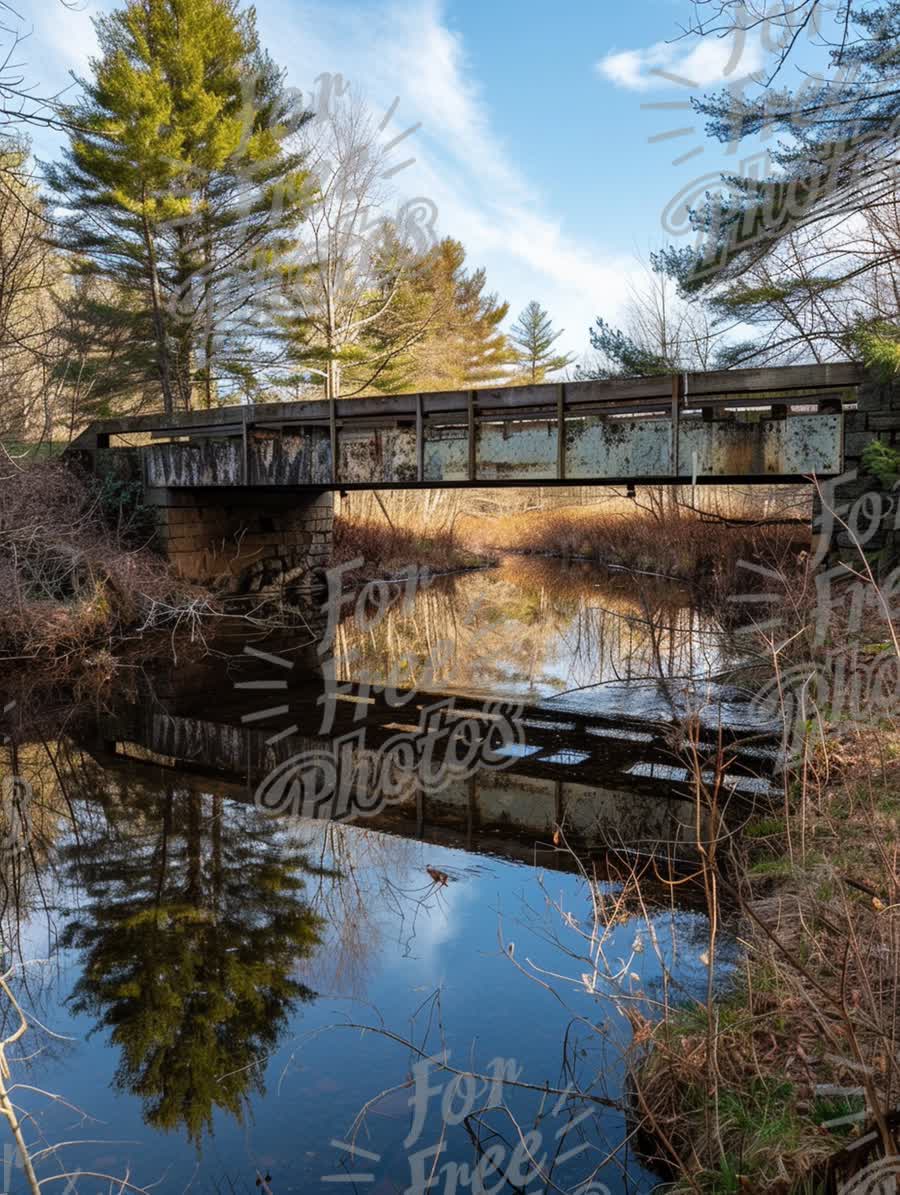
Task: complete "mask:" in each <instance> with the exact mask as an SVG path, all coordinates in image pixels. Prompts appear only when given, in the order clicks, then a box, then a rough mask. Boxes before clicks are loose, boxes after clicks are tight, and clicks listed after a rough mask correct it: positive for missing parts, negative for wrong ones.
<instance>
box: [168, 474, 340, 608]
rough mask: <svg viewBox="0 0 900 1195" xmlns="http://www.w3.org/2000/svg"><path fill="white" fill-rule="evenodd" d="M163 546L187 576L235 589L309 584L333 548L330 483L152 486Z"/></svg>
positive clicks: (315, 583) (318, 578) (316, 582)
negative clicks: (290, 487)
mask: <svg viewBox="0 0 900 1195" xmlns="http://www.w3.org/2000/svg"><path fill="white" fill-rule="evenodd" d="M145 501H146V502H147V504H148V505H150V506H153V507H154V508H155V509H156V512H157V529H158V536H159V542H160V546H161V548H162V549H163V551H164V552H165V554H166V556H167V557H168V559H169V561H170V562H171V564H172V566H173V567H174V568H175V570H176V571H177V572H178V573H179V574H180V576H182V577H184V579H185V580H187V581H192V582H195V583H198V584H203V585H213V586H216V587H220V588H223V589H224V590H225V591H227V592H228V593H232V594H251V593H260V594H261V593H266V592H270V591H272V590H276V589H286V588H291V589H296V590H298V591H300V592H310V591H312V590H313V589H316V588H320V587H321V586H322V585H323V584H324V571H325V569H326V567H327V565H328V559H329V556H330V555H331V542H332V538H331V537H332V524H333V519H334V494H333V492H331V491H330V490H313V491H308V490H294V491H292V492H278V491H272V490H257V489H253V490H250V489H247V490H241V489H229V488H222V489H218V488H209V487H206V488H197V489H187V488H184V489H181V488H179V489H175V488H172V489H168V488H162V487H152V488H148V489H147V490H146V491H145Z"/></svg>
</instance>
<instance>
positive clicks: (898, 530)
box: [813, 381, 900, 576]
mask: <svg viewBox="0 0 900 1195" xmlns="http://www.w3.org/2000/svg"><path fill="white" fill-rule="evenodd" d="M874 440H882V441H884V443H886V444H890V445H891V446H893V447H895V448H896V447H898V446H900V385H891V384H890V383H881V382H875V381H869V382H865V383H863V385H861V386H860V387H859V392H858V405H857V409H856V410H855V411H846V412H845V414H844V474H843V476H844V477H847V480H841V479H838V481H837V483H831V484H830V485H828V484H826V483H823V484H822V490H823V494H824V496H825V497H826V501H827V505H829V506H831V507H832V508H833V509H834V510H835V511H836V512H837V514H838V515H839V516H840V518H841V519H842V520H843V521H844V522H846V523H847V524H848V528H849V529H847V528H844V527H842V526H840V524H839V523H834V522H833V520H832V519H831V517H830V516H829V514H828V512H827V511H823V508H822V501H821V500H820V498H819V497H818V495H816V496H815V497H814V499H813V530H814V531H815V532H817V533H819V534H825V535H826V536H827V537H828V551H827V555H826V557H825V562H826V564H827V565H830V566H834V565H838V564H849V565H851V566H852V567H854V568H857V569H858V568H859V566H860V564H861V560H860V555H859V547H858V545H859V544H862V545H863V547H864V550H865V552H866V556H867V558H868V560H869V562H870V564H871V565H872V566H873V568H875V569H876V570H877V572H878V573H879V574H880V575H882V576H884V575H886V574H887V573H889V572H890V571H891V569H893V568H895V567H896V566H897V565H898V564H900V517H898V507H900V491H897V492H895V493H893V494H891V493H889V492H888V491H887V490H886V489H885V488H884V486H883V485H882V484H881V483H880V482H879V480H878V479H877V478H876V477H872V476H870V475H869V474H867V473H866V470H865V467H864V465H863V461H862V457H863V453H864V451H865V449H866V447H867V446H868V445H869V444H871V443H872V442H873V441H874ZM854 473H855V474H856V476H855V477H848V475H850V474H854Z"/></svg>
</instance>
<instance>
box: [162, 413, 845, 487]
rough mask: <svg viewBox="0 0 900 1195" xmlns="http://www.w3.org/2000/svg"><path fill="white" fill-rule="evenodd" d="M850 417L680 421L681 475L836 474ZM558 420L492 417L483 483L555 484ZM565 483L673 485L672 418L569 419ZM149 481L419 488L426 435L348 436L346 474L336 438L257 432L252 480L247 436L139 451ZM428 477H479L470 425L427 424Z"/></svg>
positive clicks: (251, 443)
mask: <svg viewBox="0 0 900 1195" xmlns="http://www.w3.org/2000/svg"><path fill="white" fill-rule="evenodd" d="M842 431H843V416H842V415H835V414H814V415H796V416H792V417H790V418H787V419H775V420H773V419H767V420H760V419H756V420H749V419H748V420H739V419H735V420H716V421H713V422H710V423H704V422H702V421H701V420H699V419H696V418H689V419H683V420H682V421H681V422H680V425H679V441H678V460H679V462H680V466H681V475H682V476H690V475H691V474H692V472H694V471H696V474H697V476H698V477H702V478H715V477H765V476H772V475H801V474H820V475H829V474H832V475H836V474H838V473H840V471H841V466H842ZM557 434H558V429H557V426H556V423H555V422H554V421H548V420H547V419H546V418H543V419H540V420H537V419H532V420H526V419H523V420H515V421H512V422H503V423H501V422H494V423H490V422H482V423H480V424H479V425H478V427H477V428H476V478H477V480H478V481H486V482H490V481H521V482H522V483H523V484H528V483H529V482H534V481H546V480H553V479H555V478H556V476H557V473H556V470H557ZM565 437H566V451H565V476H566V478H567V479H568V480H570V481H586V480H589V479H591V478H596V479H597V480H603V479H605V478H628V477H635V478H647V479H649V478H659V479H661V480H662V479H665V478H671V477H672V423H671V420H669V419H665V418H659V419H639V418H638V419H624V418H619V419H610V418H603V417H602V416H582V417H570V418H568V419H567V420H566V427H565ZM140 452H141V453H142V454H143V456H144V460H145V467H146V471H147V472H146V476H147V482H148V484H149V485H151V486H164V487H191V488H193V487H203V486H232V485H252V486H291V485H297V486H305V485H329V484H335V483H337V484H341V483H345V484H348V485H376V484H378V483H379V482H382V483H392V484H408V485H415V484H416V483H417V473H416V437H415V429H414V428H411V427H405V426H401V427H387V428H360V429H359V430H356V429H353V430H349V429H344V430H341V432H340V433H339V461H338V476H337V478H335V477H334V474H333V471H332V465H331V445H330V439H329V435H328V431H327V430H326V429H323V428H315V429H311V430H309V431H299V432H291V433H281V432H268V433H259V432H251V434H250V436H249V437H248V445H247V475H246V476H245V475H244V472H243V455H242V454H243V445H242V442H241V440H239V439H237V438H230V439H221V440H200V441H194V442H191V443H168V444H154V445H150V446H147V447H145V448H141V449H140ZM423 458H424V466H423V467H424V478H423V479H424V480H425V481H426V482H431V483H440V482H442V481H445V482H451V481H453V482H460V481H466V480H468V477H469V458H468V438H467V428H466V426H465V425H464V424H459V425H451V426H442V427H430V428H429V427H426V432H425V440H424V445H423Z"/></svg>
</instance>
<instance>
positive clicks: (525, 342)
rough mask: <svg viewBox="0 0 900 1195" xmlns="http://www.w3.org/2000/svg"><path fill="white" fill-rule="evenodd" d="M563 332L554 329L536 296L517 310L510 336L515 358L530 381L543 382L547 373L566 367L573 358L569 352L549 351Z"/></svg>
mask: <svg viewBox="0 0 900 1195" xmlns="http://www.w3.org/2000/svg"><path fill="white" fill-rule="evenodd" d="M563 331H564V329H560V330H559V332H554V330H553V324H552V322H551V320H550V316H549V314H548V313H547V312H546V311H545V310H544V308H543V307H542V306H541V305H540V303H538V302H537V300H536V299H532V300H531V302H530V303H529V304H528V305H527V306H526V307H525V309H524V310H523V311H522V312H521V313H520V315H519V318H518V319H517V320H516V322H515V323H514V324H513V326H512V330H511V332H510V334H509V338H510V340H511V341H512V343H513V345H515V350H516V359H517V361H518V363H519V365H520V366H521V367H522V369H523V371H524V373H525V375H526V376H527V378H528V380H529V381H530V382H543V380H544V378H545V377H546V376H547V374H548V373H555V372H556V371H557V370H559V369H565V368H566V366H567V365H570V364H571V363H572V361H573V360H574V357H573V356H572V355H571V354H569V353H565V354H559V353H554V352H553V351H552V350H553V345H554V344H555V343H556V341H557V340H559V338H560V336H562V334H563Z"/></svg>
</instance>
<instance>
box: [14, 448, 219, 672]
mask: <svg viewBox="0 0 900 1195" xmlns="http://www.w3.org/2000/svg"><path fill="white" fill-rule="evenodd" d="M0 512H2V513H0V668H4V669H20V668H22V667H28V668H44V667H48V668H52V670H53V674H54V677H55V678H57V679H58V678H61V677H64V676H65V675H66V674H67V673H68V672H78V671H83V670H84V669H85V668H86V667H87V668H89V669H94V670H95V671H96V670H98V669H99V671H100V672H102V671H103V669H102V667H100V664H101V663H102V661H103V660H104V659H106V658H107V656H109V657H110V658H111V656H110V653H111V652H112V651H113V649H115V648H117V647H118V646H120V645H121V644H122V642H123V641H124V640H126V639H129V638H135V637H140V636H142V635H144V634H148V633H150V632H154V631H160V630H168V631H172V630H173V629H176V628H182V629H187V628H189V626H190V624H191V623H192V622H193V623H196V622H197V620H201V619H202V618H203V617H204V616H205V615H207V614H211V613H214V612H215V611H216V606H215V603H214V601H213V598H212V596H211V595H210V594H209V593H208V592H207V591H206V590H202V589H200V588H198V587H196V586H191V585H188V584H186V583H185V582H183V581H181V580H180V579H179V578H178V577H177V576H176V575H175V573H174V572H173V571H172V569H171V568H170V567H169V566H168V565H167V563H166V561H165V560H164V559H163V558H162V557H161V556H160V555H158V554H157V553H156V552H154V551H153V550H152V548H151V544H152V541H153V532H154V528H153V526H152V524H151V523H150V522H149V521H148V515H147V512H146V511H145V510H144V508H142V507H141V506H140V503H139V502H138V501H136V499H135V495H134V494H133V493H131V492H130V491H129V490H128V488H127V487H125V486H120V485H119V486H117V485H109V484H107V485H106V486H97V485H93V484H91V483H89V482H88V481H85V480H83V479H81V478H79V477H78V476H76V474H75V473H74V472H73V470H71V469H69V468H67V467H66V466H64V465H62V464H60V463H59V462H56V461H48V462H38V463H33V464H30V465H29V466H28V467H26V468H24V469H20V468H17V467H15V466H13V465H12V464H9V465H8V466H7V469H6V470H5V474H4V476H2V477H0Z"/></svg>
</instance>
